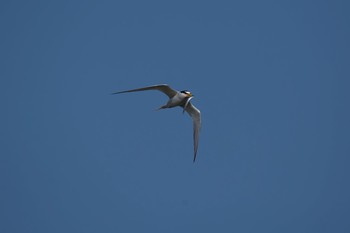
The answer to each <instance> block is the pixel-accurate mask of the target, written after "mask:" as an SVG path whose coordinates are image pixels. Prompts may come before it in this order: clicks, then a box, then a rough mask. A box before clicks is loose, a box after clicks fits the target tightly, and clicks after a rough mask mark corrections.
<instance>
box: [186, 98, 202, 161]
mask: <svg viewBox="0 0 350 233" xmlns="http://www.w3.org/2000/svg"><path fill="white" fill-rule="evenodd" d="M185 111H186V112H187V113H188V114H189V115H190V116H191V118H192V121H193V148H194V157H193V162H194V161H195V160H196V156H197V150H198V143H199V131H200V128H201V112H200V111H199V110H198V109H197V108H196V107H195V106H193V104H192V103H191V102H189V103H188V104H187V107H186V109H185Z"/></svg>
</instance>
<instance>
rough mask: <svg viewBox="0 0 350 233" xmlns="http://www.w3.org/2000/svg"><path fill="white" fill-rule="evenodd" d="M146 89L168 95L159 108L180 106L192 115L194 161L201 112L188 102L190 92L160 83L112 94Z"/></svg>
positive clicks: (190, 95) (190, 96) (190, 97)
mask: <svg viewBox="0 0 350 233" xmlns="http://www.w3.org/2000/svg"><path fill="white" fill-rule="evenodd" d="M148 90H158V91H161V92H163V93H164V94H166V95H167V96H168V97H169V100H168V102H167V103H166V104H165V105H163V106H161V107H160V108H159V109H165V108H173V107H182V108H183V112H184V111H186V112H187V113H188V114H189V115H190V116H191V117H192V120H193V141H194V157H193V162H194V161H195V160H196V155H197V149H198V142H199V130H200V126H201V114H200V111H199V110H198V109H197V108H196V107H195V106H193V104H192V103H191V102H190V101H191V99H192V98H193V95H192V93H191V92H189V91H187V90H183V91H176V90H174V89H172V88H171V87H169V86H168V85H166V84H161V85H154V86H149V87H142V88H137V89H132V90H127V91H120V92H115V93H113V94H121V93H127V92H136V91H148Z"/></svg>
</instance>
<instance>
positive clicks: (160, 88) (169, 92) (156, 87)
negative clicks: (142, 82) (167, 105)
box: [113, 84, 177, 98]
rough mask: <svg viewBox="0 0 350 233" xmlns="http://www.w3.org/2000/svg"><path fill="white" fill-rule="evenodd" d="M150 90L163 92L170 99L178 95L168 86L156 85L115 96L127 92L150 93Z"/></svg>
mask: <svg viewBox="0 0 350 233" xmlns="http://www.w3.org/2000/svg"><path fill="white" fill-rule="evenodd" d="M148 90H158V91H161V92H163V93H164V94H166V95H167V96H168V97H169V98H172V97H174V96H175V95H176V94H177V91H176V90H174V89H172V88H171V87H169V86H168V85H166V84H160V85H154V86H149V87H141V88H137V89H132V90H127V91H119V92H114V93H113V94H121V93H127V92H135V91H148Z"/></svg>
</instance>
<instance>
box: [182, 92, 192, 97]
mask: <svg viewBox="0 0 350 233" xmlns="http://www.w3.org/2000/svg"><path fill="white" fill-rule="evenodd" d="M181 93H182V94H185V95H186V97H192V96H193V95H192V93H191V92H189V91H187V90H183V91H181Z"/></svg>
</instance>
